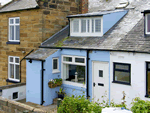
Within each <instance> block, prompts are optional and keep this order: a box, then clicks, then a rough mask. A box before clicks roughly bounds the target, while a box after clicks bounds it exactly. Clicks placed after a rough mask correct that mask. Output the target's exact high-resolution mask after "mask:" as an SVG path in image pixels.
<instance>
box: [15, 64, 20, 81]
mask: <svg viewBox="0 0 150 113" xmlns="http://www.w3.org/2000/svg"><path fill="white" fill-rule="evenodd" d="M15 67H16V79H19V65H15Z"/></svg>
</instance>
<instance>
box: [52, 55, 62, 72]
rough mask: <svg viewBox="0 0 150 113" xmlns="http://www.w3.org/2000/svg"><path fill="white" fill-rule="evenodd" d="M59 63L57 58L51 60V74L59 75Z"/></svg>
mask: <svg viewBox="0 0 150 113" xmlns="http://www.w3.org/2000/svg"><path fill="white" fill-rule="evenodd" d="M59 72H60V71H59V61H58V58H53V73H59Z"/></svg>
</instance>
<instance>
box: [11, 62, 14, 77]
mask: <svg viewBox="0 0 150 113" xmlns="http://www.w3.org/2000/svg"><path fill="white" fill-rule="evenodd" d="M10 78H13V79H14V65H13V64H10Z"/></svg>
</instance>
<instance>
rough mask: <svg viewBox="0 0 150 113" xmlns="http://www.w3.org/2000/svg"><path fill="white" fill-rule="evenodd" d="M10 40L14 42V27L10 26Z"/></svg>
mask: <svg viewBox="0 0 150 113" xmlns="http://www.w3.org/2000/svg"><path fill="white" fill-rule="evenodd" d="M10 40H14V26H10Z"/></svg>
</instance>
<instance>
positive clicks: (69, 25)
mask: <svg viewBox="0 0 150 113" xmlns="http://www.w3.org/2000/svg"><path fill="white" fill-rule="evenodd" d="M68 22H69V33H68V37H69V36H70V19H69V18H68Z"/></svg>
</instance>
